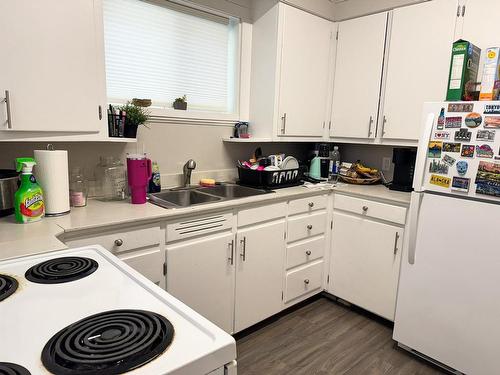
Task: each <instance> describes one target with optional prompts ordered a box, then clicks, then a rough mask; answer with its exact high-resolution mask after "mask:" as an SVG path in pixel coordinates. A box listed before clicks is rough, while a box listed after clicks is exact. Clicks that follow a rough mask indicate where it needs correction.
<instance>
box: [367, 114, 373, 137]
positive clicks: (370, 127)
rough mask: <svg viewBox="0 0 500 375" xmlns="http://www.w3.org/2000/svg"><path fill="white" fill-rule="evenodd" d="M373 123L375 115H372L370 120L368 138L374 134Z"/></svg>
mask: <svg viewBox="0 0 500 375" xmlns="http://www.w3.org/2000/svg"><path fill="white" fill-rule="evenodd" d="M372 124H373V116H370V121H368V138H370V137H371V136H372Z"/></svg>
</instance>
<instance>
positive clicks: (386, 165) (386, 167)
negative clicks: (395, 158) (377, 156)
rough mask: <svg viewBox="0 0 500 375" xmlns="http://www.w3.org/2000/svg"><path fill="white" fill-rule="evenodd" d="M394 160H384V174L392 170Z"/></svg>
mask: <svg viewBox="0 0 500 375" xmlns="http://www.w3.org/2000/svg"><path fill="white" fill-rule="evenodd" d="M391 165H392V159H391V158H382V170H383V171H384V172H388V171H390V169H391Z"/></svg>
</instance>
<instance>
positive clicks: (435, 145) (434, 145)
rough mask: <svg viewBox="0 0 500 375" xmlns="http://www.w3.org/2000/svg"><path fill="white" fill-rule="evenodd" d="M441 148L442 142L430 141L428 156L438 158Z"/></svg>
mask: <svg viewBox="0 0 500 375" xmlns="http://www.w3.org/2000/svg"><path fill="white" fill-rule="evenodd" d="M442 150H443V142H440V141H430V142H429V151H428V157H429V158H434V159H438V158H440V157H441V151H442Z"/></svg>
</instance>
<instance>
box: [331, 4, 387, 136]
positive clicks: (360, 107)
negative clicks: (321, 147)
mask: <svg viewBox="0 0 500 375" xmlns="http://www.w3.org/2000/svg"><path fill="white" fill-rule="evenodd" d="M386 25H387V13H380V14H375V15H372V16H366V17H361V18H356V19H352V20H348V21H343V22H340V23H339V26H338V42H337V52H336V66H335V79H334V88H333V106H332V124H331V130H330V135H331V136H332V137H348V138H374V137H375V130H376V121H377V112H378V104H379V97H380V82H381V77H382V66H383V60H384V45H385V32H386Z"/></svg>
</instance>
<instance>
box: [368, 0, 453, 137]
mask: <svg viewBox="0 0 500 375" xmlns="http://www.w3.org/2000/svg"><path fill="white" fill-rule="evenodd" d="M457 6H458V3H457V0H434V1H429V2H426V3H422V4H417V5H413V6H408V7H402V8H397V9H395V10H394V11H393V19H392V30H391V37H390V44H389V55H388V61H387V71H386V77H387V81H386V87H385V99H384V107H383V113H384V116H383V118H382V119H381V125H380V127H379V128H380V129H381V131H380V132H379V134H378V136H379V137H384V138H394V139H410V140H417V139H418V138H419V136H420V123H421V117H422V109H423V104H424V102H433V101H434V102H438V101H442V100H444V98H445V96H446V84H447V82H448V72H449V67H450V55H451V46H452V44H453V37H454V31H455V23H456V19H457Z"/></svg>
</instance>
